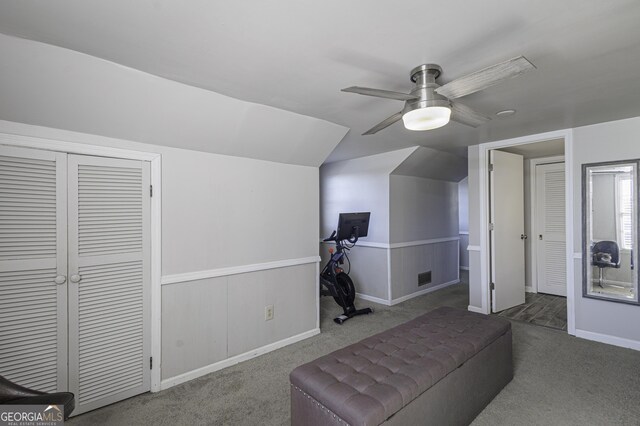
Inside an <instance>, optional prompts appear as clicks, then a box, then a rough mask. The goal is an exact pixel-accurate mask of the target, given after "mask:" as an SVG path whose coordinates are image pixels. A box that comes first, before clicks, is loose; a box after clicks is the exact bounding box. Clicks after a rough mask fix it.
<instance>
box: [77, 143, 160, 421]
mask: <svg viewBox="0 0 640 426" xmlns="http://www.w3.org/2000/svg"><path fill="white" fill-rule="evenodd" d="M149 208H150V195H149V165H148V163H145V162H141V161H133V160H117V159H109V158H99V157H88V156H73V155H71V156H69V271H70V281H71V283H70V287H69V292H70V294H69V304H70V309H69V315H70V320H69V333H70V337H69V338H70V346H69V347H70V358H69V367H70V385H71V391H72V392H74V393H76V397H77V404H78V405H77V410H76V414H79V413H82V412H85V411H88V410H92V409H94V408H97V407H100V406H103V405H106V404H110V403H113V402H115V401H118V400H121V399H124V398H128V397H130V396H133V395H136V394H139V393H142V392H146V391H148V390H150V374H149V370H150V366H149V357H150V345H149V318H150V316H149V302H148V300H149V282H150V281H149V278H150V276H149V265H150V248H149Z"/></svg>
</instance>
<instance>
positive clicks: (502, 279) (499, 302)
mask: <svg viewBox="0 0 640 426" xmlns="http://www.w3.org/2000/svg"><path fill="white" fill-rule="evenodd" d="M490 161H491V164H492V166H493V169H492V171H491V172H490V184H491V189H490V191H491V193H490V198H491V200H490V208H491V215H490V218H491V219H490V220H491V224H492V227H493V230H492V231H491V232H490V234H491V282H492V283H493V290H492V292H491V296H492V297H491V301H492V303H491V306H492V310H493V312H500V311H503V310H505V309H508V308H511V307H513V306H517V305H521V304H523V303H524V301H525V298H524V286H525V283H524V170H523V159H522V156H521V155H518V154H511V153H508V152H503V151H496V150H493V151H490Z"/></svg>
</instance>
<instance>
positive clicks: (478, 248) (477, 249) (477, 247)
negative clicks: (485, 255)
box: [467, 245, 480, 251]
mask: <svg viewBox="0 0 640 426" xmlns="http://www.w3.org/2000/svg"><path fill="white" fill-rule="evenodd" d="M467 251H480V246H471V245H469V246H467Z"/></svg>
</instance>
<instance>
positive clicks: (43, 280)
mask: <svg viewBox="0 0 640 426" xmlns="http://www.w3.org/2000/svg"><path fill="white" fill-rule="evenodd" d="M66 197H67V192H66V154H58V153H54V152H48V151H39V150H28V149H17V148H9V147H1V146H0V375H2V376H4V377H6V378H7V379H9V380H11V381H14V382H16V383H18V384H20V385H22V386H26V387H29V388H33V389H37V390H40V391H45V392H53V391H56V390H66V388H67V334H66V333H67V314H66V313H67V284H66V282H65V281H66V278H65V277H66V275H67V271H66V268H67V252H66V243H67V236H66V230H67V227H66V224H67V218H66V214H67V212H66V206H67V200H66ZM56 281H57V283H56Z"/></svg>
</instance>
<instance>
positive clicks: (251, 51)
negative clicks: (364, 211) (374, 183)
mask: <svg viewBox="0 0 640 426" xmlns="http://www.w3.org/2000/svg"><path fill="white" fill-rule="evenodd" d="M638 22H640V2H638V1H637V0H611V1H602V0H564V1H558V0H539V1H531V0H509V1H507V0H483V1H469V0H448V1H441V0H440V1H431V0H398V1H393V2H391V1H375V2H372V1H365V0H350V1H343V0H342V1H341V0H327V1H311V0H286V1H274V2H269V1H259V0H253V1H249V0H244V1H243V0H239V1H204V0H200V1H189V2H185V1H178V0H174V1H168V0H140V1H135V2H132V1H128V0H109V1H97V0H56V1H49V2H41V1H30V0H22V1H5V2H2V3H0V32H1V33H5V34H8V35H13V36H18V37H22V38H27V39H32V40H36V41H41V42H44V43H48V44H53V45H57V46H60V47H64V48H68V49H72V50H76V51H79V52H83V53H86V54H89V55H92V56H96V57H98V58H103V59H106V60H109V61H112V62H115V63H118V64H122V65H126V66H128V67H132V68H135V69H138V70H141V71H144V72H147V73H151V74H155V75H158V76H162V77H165V78H168V79H172V80H176V81H178V82H182V83H186V84H189V85H193V86H196V87H200V88H204V89H208V90H211V91H215V92H218V93H221V94H224V95H228V96H231V97H234V98H238V99H241V100H245V101H250V102H255V103H259V104H265V105H269V106H272V107H276V108H280V109H284V110H288V111H292V112H296V113H299V114H303V115H308V116H312V117H316V118H320V119H323V120H327V121H331V122H333V123H336V124H339V125H342V126H346V127H349V128H351V131H350V132H349V133H348V134H347V135H346V137H345V138H344V139H343V140H342V142H341V143H340V144H339V145H338V147H337V148H336V149H335V150H334V151H333V153H332V154H331V156H330V157H329V160H330V161H331V160H340V159H346V158H353V157H359V156H364V155H371V154H375V153H380V152H385V151H391V150H397V149H400V148H404V147H410V146H415V145H422V146H426V147H430V148H436V149H439V150H445V151H450V152H454V153H457V154H460V155H464V153H465V151H466V150H465V147H466V146H468V145H471V144H476V143H479V142H483V141H488V140H496V139H503V138H508V137H516V136H521V135H525V134H531V133H538V132H543V131H549V130H555V129H559V128H567V127H576V126H580V125H586V124H592V123H597V122H603V121H610V120H615V119H622V118H627V117H632V116H640V102H638V99H640V78H639V77H638V76H639V75H640V31H639V30H638ZM518 55H524V56H526V57H527V58H528V59H529V60H530V61H531V62H533V63H534V64H535V65H536V66H537V69H536V70H533V71H530V72H529V73H527V74H525V75H523V76H520V77H518V78H516V79H512V80H509V81H507V82H505V83H503V84H501V85H499V86H494V87H491V88H489V89H487V90H485V91H483V92H480V93H476V94H473V95H470V96H468V97H466V98H464V102H465V103H466V104H468V105H469V106H471V107H473V108H475V109H477V110H479V111H483V112H485V113H486V114H488V115H492V114H494V113H495V112H497V111H499V110H503V109H515V110H516V111H517V113H516V114H515V115H514V116H512V117H509V118H497V117H495V116H494V119H493V120H492V121H491V122H489V123H487V124H485V125H483V126H481V127H479V128H477V129H473V128H470V127H466V126H464V125H462V124H458V123H450V124H449V125H447V126H445V127H444V128H441V129H437V130H433V131H427V132H412V131H409V130H406V129H404V128H403V126H402V124H401V123H397V124H395V125H393V126H392V127H390V128H387V129H385V130H383V131H381V132H379V133H378V134H376V135H373V136H361V135H360V134H361V133H362V132H364V131H365V130H367V129H368V128H370V127H372V126H373V125H374V124H376V123H378V122H379V121H381V120H382V119H384V118H386V117H388V116H389V115H391V114H393V113H395V112H397V111H399V110H400V109H401V108H402V104H401V103H400V102H398V101H393V100H384V99H375V98H370V97H363V96H358V95H354V94H348V93H341V92H340V89H341V88H344V87H347V86H351V85H361V86H370V87H378V88H384V89H389V90H396V91H409V90H410V89H411V83H410V81H409V75H408V74H409V70H410V69H412V68H413V67H415V66H417V65H419V64H422V63H437V64H439V65H441V66H442V67H443V69H444V72H443V75H442V78H441V80H442V82H447V81H450V80H452V79H455V78H457V77H460V76H462V75H465V74H467V73H469V72H472V71H475V70H478V69H481V68H484V67H486V66H489V65H492V64H495V63H497V62H501V61H503V60H506V59H509V58H512V57H514V56H518Z"/></svg>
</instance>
